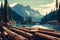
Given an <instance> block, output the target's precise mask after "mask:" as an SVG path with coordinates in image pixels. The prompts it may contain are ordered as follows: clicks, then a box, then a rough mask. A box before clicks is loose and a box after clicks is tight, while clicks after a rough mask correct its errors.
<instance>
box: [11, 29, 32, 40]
mask: <svg viewBox="0 0 60 40" xmlns="http://www.w3.org/2000/svg"><path fill="white" fill-rule="evenodd" d="M12 31H14V32H16V33H18V34H20V35H22V36H24V37H26V38H28V39H29V40H32V38H33V34H31V33H28V32H24V31H21V30H18V29H15V28H13V29H12Z"/></svg>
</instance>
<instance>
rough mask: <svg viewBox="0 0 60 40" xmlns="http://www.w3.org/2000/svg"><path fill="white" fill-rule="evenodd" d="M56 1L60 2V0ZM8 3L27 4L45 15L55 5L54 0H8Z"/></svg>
mask: <svg viewBox="0 0 60 40" xmlns="http://www.w3.org/2000/svg"><path fill="white" fill-rule="evenodd" d="M0 1H4V0H0ZM58 1H59V2H60V0H58ZM8 3H9V4H10V6H11V7H13V6H15V5H16V4H22V5H24V6H28V5H29V6H30V7H31V8H33V9H35V10H38V11H39V12H40V13H41V14H42V15H46V13H47V14H48V13H49V12H51V10H52V11H53V10H54V8H55V6H56V5H55V4H56V1H55V0H8Z"/></svg>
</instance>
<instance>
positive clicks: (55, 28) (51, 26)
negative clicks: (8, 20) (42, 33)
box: [12, 24, 60, 32]
mask: <svg viewBox="0 0 60 40" xmlns="http://www.w3.org/2000/svg"><path fill="white" fill-rule="evenodd" d="M12 26H13V27H16V26H17V27H21V26H23V25H22V24H12ZM25 26H27V27H29V28H31V27H40V28H49V29H54V30H56V31H58V32H60V25H51V24H35V25H32V24H30V25H25Z"/></svg>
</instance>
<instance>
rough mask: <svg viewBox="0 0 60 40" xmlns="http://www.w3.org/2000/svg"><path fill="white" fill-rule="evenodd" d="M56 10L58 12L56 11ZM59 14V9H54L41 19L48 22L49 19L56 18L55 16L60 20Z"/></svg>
mask: <svg viewBox="0 0 60 40" xmlns="http://www.w3.org/2000/svg"><path fill="white" fill-rule="evenodd" d="M56 12H57V13H56ZM58 16H59V10H57V11H52V12H50V13H49V14H47V15H45V16H44V17H43V18H42V19H41V22H43V23H46V22H48V21H52V20H54V19H55V18H56V19H57V20H58V19H59V18H58Z"/></svg>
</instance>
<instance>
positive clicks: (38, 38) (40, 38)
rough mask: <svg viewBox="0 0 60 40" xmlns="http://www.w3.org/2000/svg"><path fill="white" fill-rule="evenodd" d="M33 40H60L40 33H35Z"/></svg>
mask: <svg viewBox="0 0 60 40" xmlns="http://www.w3.org/2000/svg"><path fill="white" fill-rule="evenodd" d="M34 40H60V38H56V37H53V36H50V35H46V34H42V33H35V36H34Z"/></svg>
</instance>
